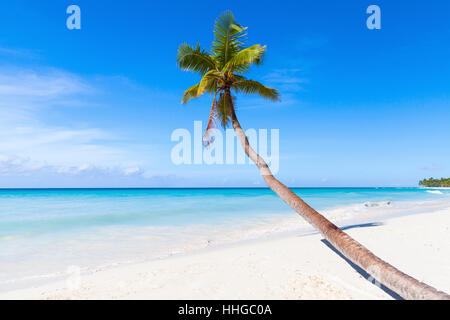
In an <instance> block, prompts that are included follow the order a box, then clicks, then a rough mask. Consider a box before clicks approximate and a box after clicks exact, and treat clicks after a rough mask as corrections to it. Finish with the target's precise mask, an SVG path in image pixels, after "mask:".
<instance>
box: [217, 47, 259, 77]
mask: <svg viewBox="0 0 450 320" xmlns="http://www.w3.org/2000/svg"><path fill="white" fill-rule="evenodd" d="M265 51H266V46H262V45H260V44H255V45H253V46H251V47H248V48H245V49H243V50H241V51H239V52H238V53H237V54H236V55H235V56H234V57H232V58H231V59H230V60H229V61H228V62H227V64H226V65H225V66H224V67H223V69H222V72H226V71H228V72H232V71H237V72H238V73H242V72H245V71H247V70H248V68H249V66H250V65H251V64H253V63H255V64H260V63H261V61H262V58H263V56H264V52H265Z"/></svg>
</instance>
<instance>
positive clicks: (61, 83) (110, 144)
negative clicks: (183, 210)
mask: <svg viewBox="0 0 450 320" xmlns="http://www.w3.org/2000/svg"><path fill="white" fill-rule="evenodd" d="M97 91H98V90H97V88H96V87H95V86H94V85H93V84H91V83H90V82H89V81H87V80H86V79H83V78H81V77H79V76H77V75H74V74H71V73H68V72H64V71H60V70H55V69H45V70H44V69H41V70H39V71H35V70H25V69H14V68H9V69H0V174H11V173H14V174H27V172H28V173H36V172H41V173H42V172H48V173H55V174H65V175H68V174H70V175H80V174H88V173H89V174H94V173H98V172H100V171H101V172H102V174H106V173H111V174H114V175H132V174H138V173H141V172H140V170H139V171H135V172H132V171H130V170H131V169H130V168H135V166H136V165H137V164H138V163H139V161H135V160H134V159H132V158H131V156H130V155H129V154H128V152H127V150H126V149H124V148H123V147H118V146H117V137H116V135H115V134H113V133H111V132H108V131H106V130H104V129H100V128H96V127H92V126H89V125H86V124H83V126H82V127H79V126H78V127H73V125H71V124H69V123H67V124H65V125H59V124H57V125H55V124H49V123H48V122H47V121H46V118H47V117H46V112H48V111H49V110H51V109H52V108H64V107H67V106H68V105H69V106H70V101H75V100H78V101H81V100H80V99H83V97H86V96H88V95H90V94H93V93H95V92H97ZM67 101H69V103H68V102H67ZM123 168H125V169H123ZM124 170H128V171H124Z"/></svg>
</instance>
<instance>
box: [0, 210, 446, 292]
mask: <svg viewBox="0 0 450 320" xmlns="http://www.w3.org/2000/svg"><path fill="white" fill-rule="evenodd" d="M299 219H300V218H299ZM380 222H382V224H380V225H377V224H373V225H368V226H359V227H358V226H355V227H352V228H349V229H347V230H346V232H348V233H349V234H350V235H351V236H353V237H354V238H355V239H357V240H358V241H360V242H361V243H363V244H364V245H366V246H367V247H368V248H369V249H370V250H372V251H373V252H374V253H375V254H377V255H378V256H380V257H381V258H383V259H385V260H386V261H388V262H390V263H391V264H393V265H394V266H396V267H398V268H399V269H400V270H402V271H404V272H406V273H408V274H409V275H411V276H413V277H415V278H417V279H418V280H421V281H424V282H426V283H428V284H430V285H432V286H434V287H436V288H437V289H439V290H443V291H446V292H450V245H449V244H450V209H446V210H440V211H436V212H431V213H425V214H416V215H409V216H404V217H399V218H393V219H389V220H386V221H380ZM321 240H322V237H321V236H320V235H318V234H314V235H308V236H291V237H287V238H281V239H274V240H265V241H259V242H253V243H244V244H240V245H236V246H233V247H227V248H216V249H205V250H204V251H202V252H197V253H191V254H187V255H184V256H178V257H172V258H167V259H163V260H158V261H152V262H146V263H140V264H134V265H126V266H120V267H117V268H113V269H109V270H103V271H99V272H97V273H94V274H90V275H85V276H84V275H83V276H81V277H80V279H79V286H78V285H77V281H78V280H77V279H73V278H72V279H68V280H66V281H61V282H57V283H53V284H49V285H45V286H41V287H36V288H29V289H24V290H18V291H11V292H7V293H3V294H1V295H0V298H1V299H393V297H392V296H391V295H389V294H388V293H386V292H385V291H384V290H382V289H380V288H379V287H377V286H375V285H374V284H373V283H371V282H370V281H368V280H367V279H365V278H364V277H363V275H361V274H360V273H358V272H357V270H355V268H353V267H352V266H351V265H350V264H349V263H348V262H346V261H345V260H344V259H343V258H342V257H340V256H339V255H338V254H336V253H335V252H334V251H333V250H331V249H330V248H329V247H328V246H327V245H326V244H325V243H324V242H323V241H321Z"/></svg>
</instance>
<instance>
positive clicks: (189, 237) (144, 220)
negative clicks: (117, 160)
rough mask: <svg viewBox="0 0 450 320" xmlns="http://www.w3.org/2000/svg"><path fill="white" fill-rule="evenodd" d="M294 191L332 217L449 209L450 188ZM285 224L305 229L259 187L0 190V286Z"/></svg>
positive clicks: (255, 234)
mask: <svg viewBox="0 0 450 320" xmlns="http://www.w3.org/2000/svg"><path fill="white" fill-rule="evenodd" d="M293 190H294V192H296V193H297V194H298V195H299V196H301V197H302V198H303V199H304V200H305V201H307V202H308V203H309V204H310V205H311V206H313V207H314V208H315V209H317V210H319V211H322V212H323V213H324V214H325V215H327V216H329V217H330V218H331V219H333V220H334V221H340V220H343V221H345V220H346V219H350V218H357V217H358V216H360V215H364V214H367V213H368V212H369V211H370V210H384V209H388V210H391V211H393V212H394V211H395V210H396V212H397V213H399V212H401V213H402V214H410V213H415V212H419V211H421V210H422V211H424V210H426V209H427V208H430V207H433V208H434V207H439V206H446V205H448V206H450V191H449V190H425V189H419V188H317V189H314V188H305V189H303V188H299V189H293ZM394 209H395V210H394ZM287 231H289V232H297V233H306V232H311V229H310V228H309V227H308V226H307V225H306V224H305V223H304V222H303V221H302V220H301V218H299V217H298V216H296V214H295V213H293V211H292V210H291V209H290V208H289V207H288V206H287V205H285V204H284V203H283V202H282V201H281V200H280V199H279V198H278V197H277V196H276V195H274V194H273V193H272V192H271V191H270V190H268V189H244V188H243V189H49V190H46V189H39V190H36V189H35V190H25V189H23V190H19V189H16V190H6V189H3V190H1V189H0V290H10V289H14V288H20V287H23V286H28V285H34V284H39V283H40V282H42V281H47V280H52V279H58V278H60V279H61V278H63V277H65V276H67V272H68V270H69V271H70V270H74V268H79V270H81V272H91V271H95V270H97V269H98V268H106V267H111V266H114V265H118V264H123V263H132V262H139V261H146V260H150V259H157V258H163V257H167V256H170V255H173V254H179V253H183V252H186V251H189V250H195V249H199V248H203V247H210V246H214V245H220V244H227V243H233V242H237V241H242V240H247V239H257V238H260V237H266V236H270V235H275V234H280V233H283V232H287Z"/></svg>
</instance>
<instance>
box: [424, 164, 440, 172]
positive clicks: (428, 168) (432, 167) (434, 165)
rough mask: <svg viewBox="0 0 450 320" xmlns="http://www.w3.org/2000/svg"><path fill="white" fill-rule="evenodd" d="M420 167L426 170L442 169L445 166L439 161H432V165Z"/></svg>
mask: <svg viewBox="0 0 450 320" xmlns="http://www.w3.org/2000/svg"><path fill="white" fill-rule="evenodd" d="M420 169H422V170H425V171H441V170H443V169H444V167H443V166H442V165H441V164H439V163H432V164H431V165H424V166H421V167H420Z"/></svg>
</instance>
